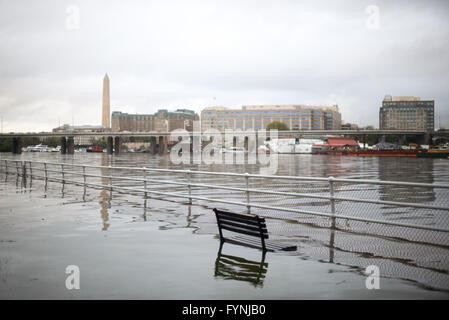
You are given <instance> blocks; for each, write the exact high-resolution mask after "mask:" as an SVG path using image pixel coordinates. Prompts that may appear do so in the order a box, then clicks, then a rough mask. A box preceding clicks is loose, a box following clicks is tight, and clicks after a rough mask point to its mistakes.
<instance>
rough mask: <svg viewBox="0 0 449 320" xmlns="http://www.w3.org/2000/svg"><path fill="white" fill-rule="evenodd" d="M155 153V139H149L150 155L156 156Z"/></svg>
mask: <svg viewBox="0 0 449 320" xmlns="http://www.w3.org/2000/svg"><path fill="white" fill-rule="evenodd" d="M156 152H157V142H156V137H150V153H151V154H156Z"/></svg>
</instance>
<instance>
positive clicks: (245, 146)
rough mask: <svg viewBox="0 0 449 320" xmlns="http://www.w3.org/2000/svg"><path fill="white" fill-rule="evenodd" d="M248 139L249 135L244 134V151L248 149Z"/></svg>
mask: <svg viewBox="0 0 449 320" xmlns="http://www.w3.org/2000/svg"><path fill="white" fill-rule="evenodd" d="M248 141H249V137H248V136H245V138H244V140H243V147H244V148H245V150H246V151H249V150H248Z"/></svg>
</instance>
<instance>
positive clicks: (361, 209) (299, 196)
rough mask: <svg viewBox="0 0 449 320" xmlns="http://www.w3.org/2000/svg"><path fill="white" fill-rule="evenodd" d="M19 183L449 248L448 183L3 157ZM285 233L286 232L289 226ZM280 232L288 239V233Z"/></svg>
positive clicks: (5, 166) (0, 166)
mask: <svg viewBox="0 0 449 320" xmlns="http://www.w3.org/2000/svg"><path fill="white" fill-rule="evenodd" d="M0 169H1V171H2V172H3V173H5V175H6V176H8V175H16V176H17V178H19V177H20V178H21V181H22V184H23V183H25V186H26V181H27V180H32V179H40V180H44V181H45V182H46V183H47V182H49V181H55V182H60V183H63V184H73V185H78V186H82V187H83V188H84V189H86V188H100V189H107V190H110V191H111V192H112V191H117V192H120V193H132V194H142V195H144V196H145V197H148V196H150V197H158V198H163V199H167V200H176V199H178V200H179V199H184V200H187V202H188V203H190V204H192V203H193V204H195V203H194V202H196V203H197V204H205V205H209V206H210V205H211V204H214V206H226V208H227V209H230V210H236V211H247V212H249V213H253V214H258V215H262V216H265V217H268V218H272V219H282V220H286V221H291V222H292V223H303V224H311V225H315V226H317V227H325V228H332V229H335V230H342V231H347V232H355V233H359V234H364V233H369V234H376V235H380V236H386V237H395V238H400V239H406V240H409V241H417V242H425V243H433V244H438V245H443V246H448V244H449V215H448V214H449V185H447V184H436V183H413V182H399V181H378V180H364V179H337V178H333V177H328V178H321V177H298V176H277V175H260V174H249V173H244V174H240V173H229V172H208V171H197V170H175V169H159V168H145V167H124V166H123V167H119V166H114V167H112V166H101V165H84V164H73V163H58V162H44V161H23V160H8V159H6V160H1V161H0ZM287 229H288V228H287ZM287 229H285V227H284V230H283V231H282V232H281V233H282V234H283V235H288V230H287Z"/></svg>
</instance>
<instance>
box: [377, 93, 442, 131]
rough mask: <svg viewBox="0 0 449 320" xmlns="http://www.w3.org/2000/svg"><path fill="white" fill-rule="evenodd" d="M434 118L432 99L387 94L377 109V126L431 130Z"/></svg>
mask: <svg viewBox="0 0 449 320" xmlns="http://www.w3.org/2000/svg"><path fill="white" fill-rule="evenodd" d="M434 118H435V117H434V100H426V101H424V100H421V98H419V97H409V96H406V97H392V96H390V95H387V96H385V98H384V100H383V101H382V107H381V108H380V111H379V128H380V129H397V130H426V131H433V130H434Z"/></svg>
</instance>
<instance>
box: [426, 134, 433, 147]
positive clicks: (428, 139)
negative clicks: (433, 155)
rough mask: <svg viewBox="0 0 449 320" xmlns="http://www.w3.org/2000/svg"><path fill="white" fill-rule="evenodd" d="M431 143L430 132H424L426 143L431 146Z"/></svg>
mask: <svg viewBox="0 0 449 320" xmlns="http://www.w3.org/2000/svg"><path fill="white" fill-rule="evenodd" d="M431 143H432V137H431V136H430V133H429V132H426V133H425V134H424V144H427V145H428V146H430V144H431Z"/></svg>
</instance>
